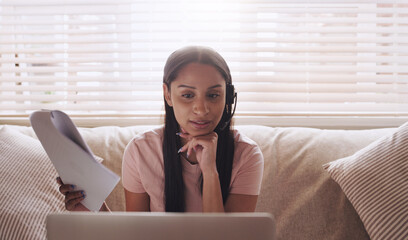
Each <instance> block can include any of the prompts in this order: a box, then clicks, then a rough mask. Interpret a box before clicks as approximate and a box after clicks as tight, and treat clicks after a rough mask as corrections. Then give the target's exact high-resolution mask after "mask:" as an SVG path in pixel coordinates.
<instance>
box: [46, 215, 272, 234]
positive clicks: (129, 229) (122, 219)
mask: <svg viewBox="0 0 408 240" xmlns="http://www.w3.org/2000/svg"><path fill="white" fill-rule="evenodd" d="M46 228H47V237H48V240H65V239H66V240H68V239H69V240H72V239H76V240H85V239H86V240H93V239H98V240H107V239H120V240H128V239H132V240H133V239H143V240H145V239H146V240H183V239H189V240H229V239H234V240H266V239H267V240H274V233H275V221H274V218H273V216H272V215H271V214H269V213H150V212H112V213H107V212H103V213H101V212H99V213H95V212H69V213H53V214H49V215H48V216H47V222H46Z"/></svg>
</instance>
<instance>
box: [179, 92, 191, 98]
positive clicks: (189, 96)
mask: <svg viewBox="0 0 408 240" xmlns="http://www.w3.org/2000/svg"><path fill="white" fill-rule="evenodd" d="M181 96H182V97H183V98H192V97H193V94H190V93H186V94H182V95H181Z"/></svg>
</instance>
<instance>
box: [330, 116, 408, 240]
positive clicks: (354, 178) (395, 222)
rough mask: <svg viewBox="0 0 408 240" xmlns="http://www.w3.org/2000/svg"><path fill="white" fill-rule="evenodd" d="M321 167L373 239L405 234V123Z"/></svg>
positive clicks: (407, 162) (407, 172)
mask: <svg viewBox="0 0 408 240" xmlns="http://www.w3.org/2000/svg"><path fill="white" fill-rule="evenodd" d="M324 167H325V168H327V171H328V172H329V173H330V176H331V177H332V178H333V179H334V180H335V181H336V182H337V183H338V184H339V185H340V187H341V188H342V189H343V191H344V193H345V194H346V196H347V198H348V199H349V200H350V202H351V203H352V204H353V207H354V208H355V209H356V211H357V213H358V214H359V216H360V218H361V220H362V222H363V224H364V226H365V228H366V230H367V232H368V234H369V235H370V238H371V239H372V240H380V239H407V238H408V123H406V124H404V125H403V126H401V127H399V128H398V130H397V131H396V132H394V133H392V134H390V135H388V136H384V137H382V138H380V139H378V140H377V141H375V142H373V143H371V144H370V145H369V146H367V147H365V148H363V149H361V150H360V151H358V152H356V153H355V154H353V155H352V156H349V157H346V158H342V159H339V160H336V161H334V162H330V163H328V164H326V165H325V166H324Z"/></svg>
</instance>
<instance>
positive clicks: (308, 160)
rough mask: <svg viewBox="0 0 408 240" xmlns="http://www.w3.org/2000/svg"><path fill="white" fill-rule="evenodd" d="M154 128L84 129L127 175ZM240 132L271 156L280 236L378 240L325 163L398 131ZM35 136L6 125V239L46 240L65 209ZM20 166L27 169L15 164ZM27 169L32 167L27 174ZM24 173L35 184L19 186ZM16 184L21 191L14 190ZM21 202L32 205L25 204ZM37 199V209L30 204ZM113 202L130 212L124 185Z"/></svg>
mask: <svg viewBox="0 0 408 240" xmlns="http://www.w3.org/2000/svg"><path fill="white" fill-rule="evenodd" d="M153 127H156V126H131V127H116V126H106V127H96V128H79V130H80V133H81V134H82V136H83V138H84V139H85V141H86V142H87V143H88V145H89V147H90V148H91V149H92V151H93V153H94V154H95V155H97V156H99V157H101V158H102V159H103V162H102V163H103V164H104V165H105V166H107V167H108V168H109V169H111V170H113V171H114V172H115V173H116V174H118V175H121V161H122V155H123V151H124V148H125V146H126V145H127V143H128V142H129V141H130V140H131V139H132V137H133V136H135V135H136V134H138V133H140V132H143V131H146V130H148V129H150V128H153ZM235 127H236V128H237V129H238V130H240V131H241V132H242V133H244V134H245V135H247V136H248V137H249V138H251V139H253V140H254V141H255V142H256V143H257V144H258V145H259V146H260V148H261V150H262V152H263V155H264V159H265V166H264V176H263V181H262V188H261V193H260V196H259V198H258V203H257V207H256V211H258V212H269V213H272V214H273V216H274V218H275V219H276V236H277V239H286V240H289V239H313V240H319V239H322V240H323V239H324V240H329V239H332V240H337V239H348V240H352V239H356V240H357V239H358V240H362V239H370V237H369V235H368V233H367V231H366V228H365V225H364V224H363V223H362V221H361V218H360V216H359V214H358V213H357V212H356V209H355V208H354V207H353V205H352V203H351V202H350V201H349V200H348V198H347V197H346V195H345V193H344V192H343V189H342V188H341V187H340V185H339V184H338V183H337V182H336V181H334V180H333V179H332V178H331V175H330V174H329V173H328V171H326V169H325V167H323V165H325V164H327V163H329V162H332V161H334V160H337V159H341V158H345V157H347V156H351V155H353V154H354V153H356V152H358V151H359V150H360V149H364V148H365V147H367V146H368V145H370V144H371V143H373V142H375V141H376V140H378V139H380V138H382V137H384V136H388V135H390V134H392V133H393V132H395V131H396V128H383V129H368V130H324V129H317V128H298V127H284V128H280V127H266V126H255V125H242V126H235ZM35 138H36V136H35V134H34V132H33V130H32V128H31V127H26V126H15V125H0V148H1V149H0V150H1V151H0V164H1V165H0V173H1V175H0V180H1V182H0V184H1V185H0V239H4V240H6V239H23V238H26V237H27V239H45V229H44V226H45V225H44V223H45V216H46V214H47V213H48V212H61V211H64V209H63V198H62V196H61V195H60V194H59V193H58V189H57V188H58V185H57V184H56V182H55V177H56V176H57V173H56V172H55V170H54V169H53V168H52V166H50V162H49V160H48V161H47V160H41V159H46V158H47V157H46V155H45V153H44V152H43V149H42V148H41V145H39V142H38V140H36V139H35ZM19 144H20V145H19ZM13 149H14V150H13ZM16 149H17V150H16ZM20 155H21V156H20ZM16 159H17V160H16ZM38 159H40V160H38ZM34 160H35V161H34ZM16 161H19V162H21V165H16V166H14V165H15V164H14V162H16ZM33 162H34V163H33ZM6 164H8V166H4V165H6ZM13 164H14V165H13ZM29 164H33V166H30V165H29ZM40 165H44V166H40ZM24 166H27V168H28V169H26V170H23V168H24ZM34 166H35V167H34ZM326 167H327V166H326ZM33 168H38V169H34V170H33ZM21 171H23V173H22V172H21ZM24 171H25V172H24ZM1 176H3V177H1ZM22 176H26V177H28V178H29V179H27V180H26V181H25V182H21V183H18V181H19V180H20V179H21V178H22ZM10 184H13V187H11V188H10V187H9V188H8V187H7V186H8V185H10ZM36 184H37V185H36ZM30 186H36V187H30ZM34 198H35V199H34ZM47 198H50V199H47ZM21 199H24V202H21V203H20V205H18V204H19V201H20V200H21ZM44 199H47V200H44ZM21 201H22V200H21ZM32 202H37V204H35V205H30V204H31V203H32ZM106 202H107V204H108V205H109V207H110V208H111V210H112V211H124V210H125V203H124V192H123V188H122V185H121V184H118V185H117V187H116V188H115V190H114V191H113V192H112V193H111V194H110V196H109V197H108V198H107V200H106ZM40 205H45V206H44V207H39V206H40Z"/></svg>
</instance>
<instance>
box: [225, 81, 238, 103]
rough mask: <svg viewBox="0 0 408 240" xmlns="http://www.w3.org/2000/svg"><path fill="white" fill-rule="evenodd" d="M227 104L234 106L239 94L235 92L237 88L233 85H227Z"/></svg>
mask: <svg viewBox="0 0 408 240" xmlns="http://www.w3.org/2000/svg"><path fill="white" fill-rule="evenodd" d="M226 94H227V96H226V104H227V105H232V104H234V99H235V98H236V96H237V93H236V92H235V87H234V85H232V84H227V90H226Z"/></svg>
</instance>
